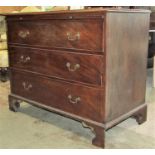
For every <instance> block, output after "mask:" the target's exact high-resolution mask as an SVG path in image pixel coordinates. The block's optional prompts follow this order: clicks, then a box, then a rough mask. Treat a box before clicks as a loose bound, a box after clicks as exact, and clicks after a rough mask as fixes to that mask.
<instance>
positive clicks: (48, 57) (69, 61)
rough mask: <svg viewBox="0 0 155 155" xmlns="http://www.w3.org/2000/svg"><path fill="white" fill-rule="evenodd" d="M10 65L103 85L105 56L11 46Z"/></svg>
mask: <svg viewBox="0 0 155 155" xmlns="http://www.w3.org/2000/svg"><path fill="white" fill-rule="evenodd" d="M9 55H10V66H11V67H16V68H19V69H24V70H28V71H33V72H38V73H41V74H44V75H46V76H53V77H57V78H63V79H67V80H72V81H78V82H84V83H89V84H94V85H101V84H102V82H101V80H102V79H103V78H102V72H103V56H100V55H90V54H79V53H70V52H55V51H48V50H38V49H31V48H21V47H10V49H9Z"/></svg>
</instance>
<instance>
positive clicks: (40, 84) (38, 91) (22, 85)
mask: <svg viewBox="0 0 155 155" xmlns="http://www.w3.org/2000/svg"><path fill="white" fill-rule="evenodd" d="M11 91H12V93H13V94H16V95H19V96H22V97H25V98H27V99H29V100H33V101H36V102H39V103H41V104H44V105H47V106H50V107H54V108H58V109H61V110H63V111H66V112H69V113H72V114H76V115H79V116H81V117H84V118H88V119H92V120H95V121H103V120H102V117H101V116H102V113H103V96H102V93H103V91H102V90H100V89H97V88H90V87H86V86H79V85H76V84H70V83H65V82H61V81H59V80H58V81H57V80H52V79H50V78H45V77H42V76H37V75H35V74H30V73H29V74H28V73H25V72H19V71H13V70H12V71H11Z"/></svg>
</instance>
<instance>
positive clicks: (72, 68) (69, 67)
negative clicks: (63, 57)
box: [66, 62, 80, 72]
mask: <svg viewBox="0 0 155 155" xmlns="http://www.w3.org/2000/svg"><path fill="white" fill-rule="evenodd" d="M66 67H67V68H68V70H69V71H70V72H74V71H76V70H77V69H79V68H80V64H75V65H74V66H72V65H71V63H69V62H67V63H66Z"/></svg>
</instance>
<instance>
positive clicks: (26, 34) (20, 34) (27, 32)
mask: <svg viewBox="0 0 155 155" xmlns="http://www.w3.org/2000/svg"><path fill="white" fill-rule="evenodd" d="M29 34H30V32H29V31H28V30H25V31H19V32H18V36H19V37H21V38H23V39H24V38H26V37H27V36H28V35H29Z"/></svg>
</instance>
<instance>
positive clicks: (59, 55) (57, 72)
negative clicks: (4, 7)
mask: <svg viewBox="0 0 155 155" xmlns="http://www.w3.org/2000/svg"><path fill="white" fill-rule="evenodd" d="M149 17H150V12H149V11H147V10H108V9H104V10H101V9H100V10H83V11H61V12H47V13H22V14H7V15H6V20H7V28H8V48H9V64H10V80H11V94H10V95H9V108H10V110H12V111H17V109H18V108H19V105H20V104H19V103H20V102H21V101H26V102H28V103H30V104H32V105H35V106H38V107H40V108H43V109H47V110H49V111H52V112H56V113H58V114H61V115H64V116H67V117H70V118H73V119H75V120H78V121H80V122H82V124H83V125H84V126H87V127H90V128H91V129H93V130H94V133H95V138H94V139H93V140H92V143H93V144H94V145H96V146H100V147H104V133H105V130H107V129H109V128H111V127H112V126H114V125H116V124H118V123H119V122H121V121H123V120H125V119H127V118H129V117H131V116H134V117H135V118H136V120H137V122H138V123H139V124H141V123H143V122H144V121H145V120H146V108H147V106H146V104H145V87H146V61H147V48H148V30H149Z"/></svg>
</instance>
